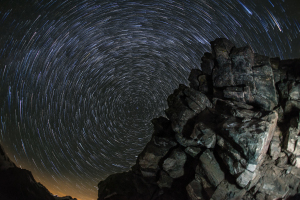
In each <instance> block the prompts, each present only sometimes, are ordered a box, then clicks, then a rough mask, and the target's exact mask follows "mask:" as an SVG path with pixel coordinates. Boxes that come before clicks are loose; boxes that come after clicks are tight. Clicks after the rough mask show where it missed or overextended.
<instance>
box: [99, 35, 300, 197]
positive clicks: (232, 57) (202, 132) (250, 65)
mask: <svg viewBox="0 0 300 200" xmlns="http://www.w3.org/2000/svg"><path fill="white" fill-rule="evenodd" d="M211 47H212V53H205V54H204V56H203V57H202V59H201V60H202V64H201V70H200V69H193V70H192V71H191V73H190V76H189V78H188V80H189V81H190V85H189V87H188V86H185V85H179V88H178V89H176V90H175V91H174V93H173V94H171V95H170V96H169V97H168V99H167V102H168V106H169V107H168V109H167V110H166V111H165V113H166V115H167V117H168V119H167V118H164V117H159V118H156V119H153V120H152V123H153V125H154V133H153V135H152V139H151V140H150V142H149V143H148V144H147V145H146V147H145V148H144V150H143V151H142V153H141V154H140V155H139V156H138V158H137V162H136V165H135V166H133V167H132V169H131V170H130V171H128V172H124V173H119V174H113V175H111V176H109V177H108V178H107V179H106V180H104V181H101V182H100V183H99V184H98V187H99V193H98V200H103V199H106V200H117V199H118V200H120V199H122V200H133V199H136V200H138V199H143V200H163V199H166V200H171V199H173V200H177V199H178V200H179V199H180V200H182V199H190V200H201V199H204V200H205V199H212V200H222V199H224V200H225V199H226V200H227V199H228V200H229V199H243V200H248V199H249V200H250V199H259V200H262V199H265V200H268V199H280V198H281V199H287V198H289V199H292V198H296V196H294V197H293V195H295V194H297V193H299V192H300V187H299V184H300V136H299V132H300V125H299V123H300V122H299V120H300V119H299V117H300V115H299V110H300V84H299V81H300V80H299V72H298V68H297V67H298V66H299V63H300V62H299V59H298V60H283V61H281V60H280V59H278V58H269V57H267V56H263V55H259V54H256V53H254V52H253V51H252V49H251V48H250V47H249V46H246V47H241V48H236V47H235V46H234V44H233V43H232V42H231V41H229V40H227V39H224V38H219V39H216V40H215V41H213V42H211ZM298 141H299V142H298Z"/></svg>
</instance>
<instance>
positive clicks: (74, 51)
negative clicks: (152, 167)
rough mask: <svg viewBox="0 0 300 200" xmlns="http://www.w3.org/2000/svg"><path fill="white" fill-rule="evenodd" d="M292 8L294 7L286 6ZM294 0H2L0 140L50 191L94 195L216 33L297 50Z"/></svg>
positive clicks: (267, 47)
mask: <svg viewBox="0 0 300 200" xmlns="http://www.w3.org/2000/svg"><path fill="white" fill-rule="evenodd" d="M297 6H298V9H295V7H296V8H297ZM299 6H300V5H299V2H297V0H295V1H294V0H290V1H288V0H285V1H284V0H253V1H246V0H222V1H221V0H197V1H195V0H186V1H175V0H174V1H172V0H159V1H156V0H153V1H143V0H140V1H134V0H132V1H127V0H119V1H106V0H101V1H98V0H72V1H71V0H69V1H55V0H51V1H45V0H22V1H21V0H20V1H13V2H11V1H8V0H2V1H0V27H1V30H0V79H1V80H0V84H1V85H0V87H1V90H0V94H1V96H0V106H1V107H0V108H1V110H0V114H1V119H0V120H1V123H0V127H1V128H0V142H1V144H2V145H3V146H4V148H5V150H6V151H7V152H8V154H9V156H10V158H11V159H12V160H13V161H14V162H15V163H16V165H17V166H20V167H22V168H25V169H28V170H30V171H32V173H33V175H34V177H35V179H36V180H37V181H39V182H41V183H42V184H44V185H45V186H46V187H47V188H48V189H49V190H50V192H52V193H53V194H58V195H61V196H62V195H71V196H72V197H76V198H78V199H82V200H92V199H94V200H95V199H97V184H98V182H99V181H100V180H103V179H105V178H106V177H107V176H108V175H110V174H112V173H116V172H122V171H127V170H129V169H130V166H132V165H134V164H135V159H136V157H137V155H138V154H139V153H140V152H141V150H142V149H143V147H144V146H145V144H146V143H147V142H148V141H149V140H150V137H151V134H152V125H151V122H150V120H151V119H153V118H155V117H159V116H165V115H164V109H166V108H167V101H166V99H167V97H168V95H170V94H171V93H172V92H173V90H174V89H175V88H177V87H178V85H179V84H180V83H182V84H186V85H188V82H187V78H188V75H189V72H190V70H191V69H193V68H198V69H200V68H201V67H200V66H201V57H202V55H203V54H204V52H209V51H210V43H209V42H210V41H213V40H214V39H215V38H218V37H225V38H228V39H229V40H231V41H232V42H234V43H235V44H237V46H244V45H246V44H248V45H250V46H251V48H252V49H253V51H254V52H256V53H259V54H264V55H267V56H270V57H280V58H281V59H290V58H296V57H300V45H299V44H300V37H299V34H300V23H299V21H300V17H299V13H298V14H297V13H295V11H296V10H298V12H299Z"/></svg>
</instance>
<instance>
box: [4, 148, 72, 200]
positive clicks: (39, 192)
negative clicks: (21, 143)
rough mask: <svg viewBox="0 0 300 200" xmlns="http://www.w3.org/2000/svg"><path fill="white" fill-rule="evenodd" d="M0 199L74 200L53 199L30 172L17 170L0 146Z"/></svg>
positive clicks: (69, 198)
mask: <svg viewBox="0 0 300 200" xmlns="http://www.w3.org/2000/svg"><path fill="white" fill-rule="evenodd" d="M0 199H1V200H21V199H22V200H76V199H73V198H72V197H69V196H67V197H54V196H53V195H52V194H51V193H50V192H49V191H48V190H47V188H45V187H44V186H43V185H42V184H41V183H38V182H36V181H35V179H34V178H33V176H32V174H31V172H30V171H28V170H26V169H20V168H18V167H17V166H16V165H15V164H14V163H13V162H12V161H11V160H10V159H9V157H8V156H7V155H6V153H5V152H4V150H3V148H2V146H1V145H0Z"/></svg>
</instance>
